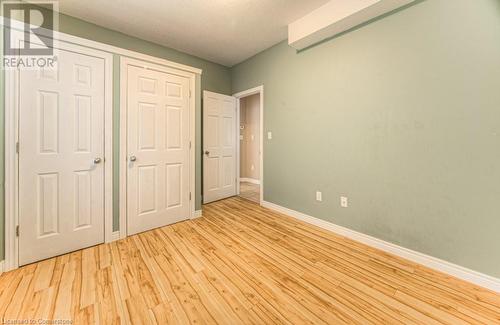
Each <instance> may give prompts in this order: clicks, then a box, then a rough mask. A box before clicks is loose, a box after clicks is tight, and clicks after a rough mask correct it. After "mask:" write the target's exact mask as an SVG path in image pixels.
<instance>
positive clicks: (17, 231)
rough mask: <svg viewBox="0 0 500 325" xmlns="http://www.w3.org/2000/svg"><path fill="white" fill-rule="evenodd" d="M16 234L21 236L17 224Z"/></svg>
mask: <svg viewBox="0 0 500 325" xmlns="http://www.w3.org/2000/svg"><path fill="white" fill-rule="evenodd" d="M16 236H17V237H19V226H16Z"/></svg>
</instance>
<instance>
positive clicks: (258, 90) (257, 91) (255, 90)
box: [233, 85, 264, 205]
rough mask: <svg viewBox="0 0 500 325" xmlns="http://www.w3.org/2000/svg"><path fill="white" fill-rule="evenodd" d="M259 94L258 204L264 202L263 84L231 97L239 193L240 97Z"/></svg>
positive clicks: (238, 191) (237, 188)
mask: <svg viewBox="0 0 500 325" xmlns="http://www.w3.org/2000/svg"><path fill="white" fill-rule="evenodd" d="M256 94H260V115H259V118H260V130H259V131H260V144H259V150H260V157H259V165H260V169H259V170H260V175H259V176H260V184H259V187H260V191H259V195H260V200H259V204H260V205H262V203H263V202H264V85H260V86H258V87H255V88H251V89H247V90H244V91H240V92H239V93H236V94H234V95H233V97H235V98H236V120H237V123H238V124H237V126H238V132H237V133H238V134H237V135H236V136H237V142H236V155H237V157H236V164H237V165H236V179H237V184H236V193H237V194H238V195H239V194H240V181H241V178H240V158H241V157H240V132H239V125H240V102H241V99H242V98H245V97H248V96H252V95H256Z"/></svg>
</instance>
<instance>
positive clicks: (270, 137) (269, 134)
mask: <svg viewBox="0 0 500 325" xmlns="http://www.w3.org/2000/svg"><path fill="white" fill-rule="evenodd" d="M267 138H268V139H269V140H271V139H272V138H273V133H272V132H271V131H269V132H267Z"/></svg>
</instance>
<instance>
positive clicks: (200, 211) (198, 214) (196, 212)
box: [191, 210, 203, 219]
mask: <svg viewBox="0 0 500 325" xmlns="http://www.w3.org/2000/svg"><path fill="white" fill-rule="evenodd" d="M201 217H203V211H202V210H196V211H195V212H194V216H193V217H192V218H191V219H197V218H201Z"/></svg>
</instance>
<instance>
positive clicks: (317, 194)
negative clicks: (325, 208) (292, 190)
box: [316, 191, 323, 202]
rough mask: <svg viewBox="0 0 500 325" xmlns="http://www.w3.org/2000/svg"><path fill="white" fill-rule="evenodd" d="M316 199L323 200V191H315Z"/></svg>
mask: <svg viewBox="0 0 500 325" xmlns="http://www.w3.org/2000/svg"><path fill="white" fill-rule="evenodd" d="M316 201H318V202H322V201H323V193H321V192H319V191H318V192H316Z"/></svg>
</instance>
